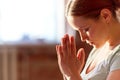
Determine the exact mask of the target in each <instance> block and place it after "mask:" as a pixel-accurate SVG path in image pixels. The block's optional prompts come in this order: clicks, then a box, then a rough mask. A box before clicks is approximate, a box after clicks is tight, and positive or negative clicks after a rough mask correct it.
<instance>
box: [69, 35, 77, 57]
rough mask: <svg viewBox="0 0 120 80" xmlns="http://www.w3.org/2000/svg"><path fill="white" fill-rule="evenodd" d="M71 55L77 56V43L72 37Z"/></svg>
mask: <svg viewBox="0 0 120 80" xmlns="http://www.w3.org/2000/svg"><path fill="white" fill-rule="evenodd" d="M70 44H71V53H72V54H74V55H75V56H76V43H75V39H74V37H73V36H71V37H70Z"/></svg>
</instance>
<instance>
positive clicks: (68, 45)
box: [65, 34, 71, 54]
mask: <svg viewBox="0 0 120 80" xmlns="http://www.w3.org/2000/svg"><path fill="white" fill-rule="evenodd" d="M65 43H66V45H67V54H70V53H71V46H70V38H69V35H68V34H66V35H65Z"/></svg>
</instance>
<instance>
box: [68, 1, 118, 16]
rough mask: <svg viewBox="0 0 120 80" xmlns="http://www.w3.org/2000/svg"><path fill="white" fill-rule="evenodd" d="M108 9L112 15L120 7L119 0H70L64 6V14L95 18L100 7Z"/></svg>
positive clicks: (114, 14)
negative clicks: (65, 6)
mask: <svg viewBox="0 0 120 80" xmlns="http://www.w3.org/2000/svg"><path fill="white" fill-rule="evenodd" d="M103 8H107V9H109V10H110V11H111V12H112V14H113V16H116V13H115V11H116V10H117V9H118V8H120V0H70V1H69V2H68V4H67V8H66V16H68V15H72V16H85V17H91V18H96V17H98V16H99V14H100V11H101V9H103Z"/></svg>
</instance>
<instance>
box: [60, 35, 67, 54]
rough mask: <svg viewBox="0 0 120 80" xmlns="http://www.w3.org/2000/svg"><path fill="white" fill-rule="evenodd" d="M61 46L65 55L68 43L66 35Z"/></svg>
mask: <svg viewBox="0 0 120 80" xmlns="http://www.w3.org/2000/svg"><path fill="white" fill-rule="evenodd" d="M61 46H62V51H63V56H64V55H66V53H67V44H66V38H65V37H63V38H62V39H61Z"/></svg>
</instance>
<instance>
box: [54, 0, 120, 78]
mask: <svg viewBox="0 0 120 80" xmlns="http://www.w3.org/2000/svg"><path fill="white" fill-rule="evenodd" d="M119 8H120V0H70V1H69V3H68V5H67V9H66V18H67V20H68V22H69V24H70V25H71V26H72V27H73V28H74V29H75V30H77V31H78V32H79V34H80V37H81V40H82V41H86V42H87V43H88V44H90V45H92V46H93V47H94V48H93V50H92V51H91V52H90V55H89V57H88V59H87V62H85V52H84V49H83V48H81V49H79V51H78V52H77V54H76V45H75V41H74V37H73V36H69V35H68V34H66V35H65V36H64V37H63V38H62V39H61V44H60V45H57V46H56V51H57V56H58V64H59V67H60V70H61V73H62V74H63V76H64V79H66V80H120V18H119V16H118V15H119Z"/></svg>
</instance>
